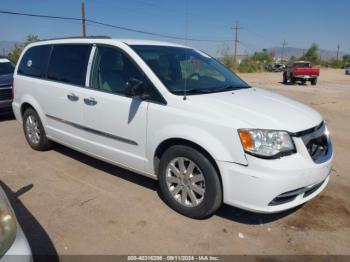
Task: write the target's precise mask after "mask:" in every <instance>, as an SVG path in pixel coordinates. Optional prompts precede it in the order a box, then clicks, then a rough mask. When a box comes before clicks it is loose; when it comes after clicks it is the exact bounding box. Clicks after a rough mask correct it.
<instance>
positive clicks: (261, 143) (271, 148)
mask: <svg viewBox="0 0 350 262" xmlns="http://www.w3.org/2000/svg"><path fill="white" fill-rule="evenodd" d="M238 134H239V137H240V139H241V142H242V145H243V148H244V151H245V152H246V153H248V154H252V155H255V156H259V157H263V158H264V157H265V158H273V157H278V156H282V155H287V154H291V153H294V152H295V146H294V143H293V140H292V139H291V137H290V135H289V134H288V133H287V132H285V131H278V130H264V129H239V130H238Z"/></svg>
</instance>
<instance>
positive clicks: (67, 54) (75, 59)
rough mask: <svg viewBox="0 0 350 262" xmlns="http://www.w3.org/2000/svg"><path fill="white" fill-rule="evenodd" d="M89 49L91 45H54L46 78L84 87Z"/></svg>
mask: <svg viewBox="0 0 350 262" xmlns="http://www.w3.org/2000/svg"><path fill="white" fill-rule="evenodd" d="M91 47H92V46H91V45H82V44H62V45H54V46H53V49H52V52H51V57H50V62H49V67H48V72H47V78H48V79H50V80H54V81H59V82H63V83H67V84H73V85H79V86H84V85H85V77H86V70H87V64H88V60H89V56H90V51H91Z"/></svg>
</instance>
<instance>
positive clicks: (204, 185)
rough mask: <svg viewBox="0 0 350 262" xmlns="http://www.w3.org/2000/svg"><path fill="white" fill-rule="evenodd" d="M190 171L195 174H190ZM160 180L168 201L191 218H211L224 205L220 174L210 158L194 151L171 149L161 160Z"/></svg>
mask: <svg viewBox="0 0 350 262" xmlns="http://www.w3.org/2000/svg"><path fill="white" fill-rule="evenodd" d="M181 163H183V166H184V168H181ZM171 165H173V167H175V169H174V168H173V167H171ZM190 165H192V168H190ZM194 166H195V167H194ZM193 167H194V168H193ZM189 169H192V171H191V173H190V174H186V172H188V170H189ZM181 170H183V172H181ZM201 178H202V179H201ZM158 179H159V184H160V190H161V193H162V197H163V199H164V201H165V202H166V203H167V204H168V205H169V206H170V207H171V208H172V209H174V210H175V211H177V212H178V213H180V214H183V215H185V216H187V217H190V218H195V219H203V218H207V217H209V216H211V215H213V214H214V213H215V212H216V211H217V210H218V208H219V207H220V206H221V204H222V189H221V182H220V178H219V174H218V173H217V171H216V169H215V168H214V166H213V165H212V163H211V162H210V161H209V160H208V158H207V157H206V156H205V155H204V154H202V153H201V152H199V151H197V150H195V149H194V148H192V147H189V146H183V145H176V146H172V147H170V148H169V149H168V150H167V151H166V152H165V153H164V154H163V155H162V157H161V160H160V167H159V174H158ZM170 179H171V180H170ZM173 195H174V196H173ZM184 196H185V197H184ZM183 199H185V201H183Z"/></svg>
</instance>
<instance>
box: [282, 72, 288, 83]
mask: <svg viewBox="0 0 350 262" xmlns="http://www.w3.org/2000/svg"><path fill="white" fill-rule="evenodd" d="M287 82H288V79H287V75H286V74H283V84H287Z"/></svg>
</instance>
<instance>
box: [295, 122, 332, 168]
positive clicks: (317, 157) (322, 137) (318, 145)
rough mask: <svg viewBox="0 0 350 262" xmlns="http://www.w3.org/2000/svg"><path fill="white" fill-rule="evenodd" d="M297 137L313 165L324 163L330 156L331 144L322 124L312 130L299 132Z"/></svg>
mask: <svg viewBox="0 0 350 262" xmlns="http://www.w3.org/2000/svg"><path fill="white" fill-rule="evenodd" d="M297 136H299V137H300V138H301V139H302V140H303V142H304V144H305V147H306V149H307V151H308V152H309V155H310V157H311V158H312V160H313V161H314V162H315V163H317V164H320V163H323V162H326V161H327V160H329V159H330V157H331V156H332V143H331V141H330V138H329V135H328V133H327V129H326V126H325V124H324V123H323V122H322V123H321V124H320V125H318V126H316V127H314V128H311V129H308V130H305V131H302V132H299V133H298V134H297Z"/></svg>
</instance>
